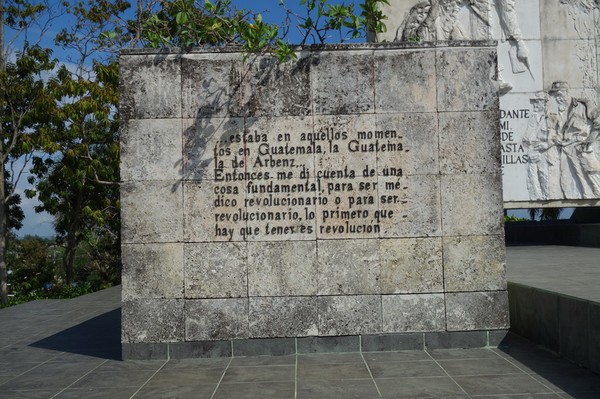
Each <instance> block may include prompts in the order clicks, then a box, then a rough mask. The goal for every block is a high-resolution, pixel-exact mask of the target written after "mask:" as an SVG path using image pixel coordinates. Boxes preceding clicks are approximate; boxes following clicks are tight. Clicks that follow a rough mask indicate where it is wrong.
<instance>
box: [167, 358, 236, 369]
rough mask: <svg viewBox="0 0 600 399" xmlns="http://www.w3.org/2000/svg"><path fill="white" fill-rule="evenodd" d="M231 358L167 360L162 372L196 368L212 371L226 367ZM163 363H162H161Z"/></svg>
mask: <svg viewBox="0 0 600 399" xmlns="http://www.w3.org/2000/svg"><path fill="white" fill-rule="evenodd" d="M230 360H231V358H229V357H218V358H213V359H204V358H203V359H176V360H169V361H168V362H167V363H166V364H165V366H164V367H163V370H176V369H196V368H208V369H214V368H219V367H227V365H228V364H229V362H230ZM162 362H164V361H162Z"/></svg>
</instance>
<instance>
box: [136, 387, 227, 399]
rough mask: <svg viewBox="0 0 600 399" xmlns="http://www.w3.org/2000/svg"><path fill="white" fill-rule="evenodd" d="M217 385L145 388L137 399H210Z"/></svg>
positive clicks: (138, 394)
mask: <svg viewBox="0 0 600 399" xmlns="http://www.w3.org/2000/svg"><path fill="white" fill-rule="evenodd" d="M216 387H217V384H200V385H181V386H174V385H168V386H149V385H146V386H144V387H143V388H142V389H141V390H140V391H139V392H138V393H137V394H136V395H135V396H134V398H135V399H157V398H160V399H210V398H211V397H212V394H213V393H214V391H215V388H216Z"/></svg>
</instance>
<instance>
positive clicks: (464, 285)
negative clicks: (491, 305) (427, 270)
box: [443, 235, 506, 292]
mask: <svg viewBox="0 0 600 399" xmlns="http://www.w3.org/2000/svg"><path fill="white" fill-rule="evenodd" d="M443 241H444V282H445V286H446V291H447V292H456V291H496V290H505V289H506V270H505V248H504V236H502V235H495V236H480V237H444V239H443Z"/></svg>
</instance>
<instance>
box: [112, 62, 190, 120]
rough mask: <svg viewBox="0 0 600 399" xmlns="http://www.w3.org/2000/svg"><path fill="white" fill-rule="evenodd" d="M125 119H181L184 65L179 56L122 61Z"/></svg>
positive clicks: (122, 101) (123, 117)
mask: <svg viewBox="0 0 600 399" xmlns="http://www.w3.org/2000/svg"><path fill="white" fill-rule="evenodd" d="M119 78H120V85H121V100H120V104H119V113H120V117H121V118H122V119H130V118H134V119H144V118H179V117H181V62H180V58H179V56H177V55H167V56H165V55H158V54H157V55H128V56H127V57H121V58H120V59H119Z"/></svg>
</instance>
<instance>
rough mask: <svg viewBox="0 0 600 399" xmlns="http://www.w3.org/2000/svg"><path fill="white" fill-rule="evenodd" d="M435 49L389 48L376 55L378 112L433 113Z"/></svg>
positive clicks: (434, 107) (376, 99)
mask: <svg viewBox="0 0 600 399" xmlns="http://www.w3.org/2000/svg"><path fill="white" fill-rule="evenodd" d="M436 94H437V93H436V78H435V54H434V52H433V51H419V50H389V51H386V52H381V53H379V52H378V53H376V55H375V111H376V112H377V113H387V112H390V113H394V112H434V111H435V110H436V108H437V104H436V101H437V98H436Z"/></svg>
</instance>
